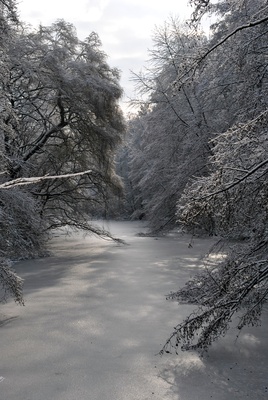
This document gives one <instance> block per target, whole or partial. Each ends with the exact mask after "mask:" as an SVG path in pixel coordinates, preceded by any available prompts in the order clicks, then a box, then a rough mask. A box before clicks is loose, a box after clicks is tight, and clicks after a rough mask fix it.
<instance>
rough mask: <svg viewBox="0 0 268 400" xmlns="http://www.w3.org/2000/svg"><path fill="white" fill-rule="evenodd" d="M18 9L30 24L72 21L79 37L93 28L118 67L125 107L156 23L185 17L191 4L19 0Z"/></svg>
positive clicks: (166, 0)
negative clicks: (132, 79)
mask: <svg viewBox="0 0 268 400" xmlns="http://www.w3.org/2000/svg"><path fill="white" fill-rule="evenodd" d="M18 12H19V15H20V19H21V21H23V22H25V23H28V24H31V25H32V26H33V27H35V26H38V25H39V24H40V23H41V24H42V25H50V24H51V23H53V22H54V21H56V20H57V19H64V20H66V21H67V22H71V23H72V24H73V25H74V26H75V27H76V30H77V34H78V37H79V38H80V39H82V40H83V39H84V38H85V37H87V36H88V35H89V34H90V32H92V31H95V32H96V33H97V34H98V35H99V37H100V40H101V42H102V49H103V50H104V51H105V53H106V54H107V55H108V63H109V65H110V66H111V67H117V68H118V69H119V70H120V71H121V82H120V83H121V86H122V87H123V89H124V98H123V102H122V107H123V109H124V111H127V110H128V109H127V102H128V100H129V98H133V97H135V87H134V83H133V82H132V81H131V76H132V75H131V72H130V71H134V72H135V73H138V72H140V71H141V69H142V68H143V66H144V65H145V64H146V60H148V58H149V55H148V49H152V47H153V42H152V36H153V31H154V29H155V27H156V26H161V25H163V24H164V22H165V21H167V20H168V19H169V18H170V17H171V16H173V17H175V16H176V17H179V19H180V20H181V21H183V20H185V19H186V18H187V17H189V15H190V13H191V8H190V7H189V5H188V0H164V1H163V0H75V1H70V0H69V1H66V0H38V1H36V0H18Z"/></svg>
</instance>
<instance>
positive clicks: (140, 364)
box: [0, 222, 268, 400]
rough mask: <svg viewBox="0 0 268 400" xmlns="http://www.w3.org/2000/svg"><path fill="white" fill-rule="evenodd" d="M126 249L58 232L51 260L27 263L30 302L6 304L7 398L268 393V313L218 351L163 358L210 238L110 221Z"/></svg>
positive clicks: (20, 267)
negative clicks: (173, 294) (151, 232)
mask: <svg viewBox="0 0 268 400" xmlns="http://www.w3.org/2000/svg"><path fill="white" fill-rule="evenodd" d="M105 227H106V228H109V229H110V230H111V232H112V233H113V234H114V235H115V236H119V237H121V238H122V239H124V240H125V241H126V242H127V245H125V246H123V245H118V244H116V243H113V242H110V241H105V240H101V239H99V238H92V237H86V238H84V237H83V235H78V234H76V235H75V236H68V237H65V236H62V235H58V236H57V237H55V239H54V240H53V242H52V243H51V256H50V257H48V258H43V259H39V260H31V261H25V262H20V263H18V264H17V265H16V269H17V272H18V273H19V275H20V276H22V277H23V278H24V279H25V292H24V293H25V307H20V306H17V305H15V304H14V303H13V302H9V303H8V304H5V305H3V306H1V327H0V329H1V365H0V399H1V400H149V399H153V400H208V399H211V398H212V399H216V400H230V399H232V400H236V399H241V400H242V399H243V400H244V399H246V398H249V399H267V398H268V389H267V387H268V349H267V332H268V330H267V327H268V322H267V317H265V318H264V320H263V325H262V327H260V328H256V329H248V330H247V331H244V332H243V333H242V334H241V336H240V338H239V340H238V341H237V342H235V335H234V334H233V333H231V334H230V335H228V337H226V338H224V339H223V340H222V341H220V342H219V343H218V344H217V345H215V346H214V347H213V348H212V349H211V352H210V353H209V357H206V358H203V359H200V358H199V357H198V355H197V354H195V353H191V352H190V353H188V352H187V353H185V352H182V353H180V354H179V356H176V355H175V354H174V355H166V356H163V357H160V356H158V355H156V354H157V353H158V351H159V350H160V349H161V344H163V343H164V340H165V339H166V338H167V337H168V335H169V333H170V332H171V331H172V327H173V326H175V325H176V324H177V323H178V322H180V321H181V320H182V319H183V317H184V316H186V315H187V313H188V312H189V310H190V307H189V306H185V305H183V306H182V305H181V306H178V305H177V304H176V303H172V302H168V301H166V300H165V294H167V293H169V292H170V291H171V290H176V289H177V288H178V287H179V286H181V285H182V284H183V283H184V282H185V281H186V280H187V278H188V277H189V276H190V275H192V274H193V273H194V272H195V270H196V268H197V267H198V263H199V260H200V257H201V255H202V254H204V253H205V252H206V251H207V250H208V248H209V246H210V244H211V240H208V239H198V240H195V242H194V243H193V247H191V248H189V247H188V244H189V240H190V238H189V237H188V236H172V235H171V236H169V237H163V238H152V237H140V236H137V235H136V234H137V233H138V232H141V231H143V230H144V224H143V223H140V222H112V223H106V224H105Z"/></svg>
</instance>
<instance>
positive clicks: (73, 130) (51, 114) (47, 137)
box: [0, 1, 125, 301]
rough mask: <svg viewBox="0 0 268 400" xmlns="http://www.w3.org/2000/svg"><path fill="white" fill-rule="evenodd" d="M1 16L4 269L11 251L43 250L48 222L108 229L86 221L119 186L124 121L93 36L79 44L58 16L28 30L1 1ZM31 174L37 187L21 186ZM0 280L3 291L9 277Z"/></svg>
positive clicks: (0, 253) (0, 237)
mask: <svg viewBox="0 0 268 400" xmlns="http://www.w3.org/2000/svg"><path fill="white" fill-rule="evenodd" d="M0 14H1V15H0V18H1V25H0V29H1V35H0V36H1V43H0V50H1V53H0V57H1V62H0V68H1V71H0V72H1V78H2V79H1V87H0V109H1V116H0V161H1V173H0V257H1V266H2V267H3V268H4V267H5V268H6V266H7V265H8V261H7V259H9V258H11V259H18V258H27V257H33V256H36V255H40V254H43V251H44V249H43V248H44V239H45V238H46V234H47V232H48V231H49V230H50V229H52V228H59V227H63V226H69V227H72V228H82V229H84V230H86V231H88V232H93V233H96V234H101V235H108V236H109V233H108V232H104V231H101V230H99V229H98V228H96V227H94V226H93V225H92V224H91V223H90V219H91V216H92V215H97V214H98V215H101V214H102V213H103V212H105V209H106V207H107V203H108V200H109V195H110V194H111V193H113V194H119V193H120V192H121V182H120V179H119V178H118V177H117V175H116V173H115V167H114V154H115V150H116V148H117V146H118V144H119V143H120V142H121V140H122V136H123V134H124V130H125V126H124V119H123V116H122V113H121V110H120V108H119V105H118V102H119V99H120V97H121V94H122V90H121V88H120V86H119V73H118V71H117V70H116V69H112V68H110V67H109V65H108V64H107V62H106V55H105V54H104V53H103V52H102V50H101V43H100V40H99V38H98V36H97V34H96V33H91V34H90V35H89V36H88V38H87V39H86V40H84V41H80V40H79V39H78V38H77V36H76V32H75V29H74V27H73V26H72V25H71V24H68V23H66V22H64V21H57V22H55V23H54V24H53V25H52V26H49V27H43V26H40V27H39V29H38V30H36V31H33V30H28V29H26V28H24V27H23V25H22V24H21V23H20V22H19V21H18V19H17V17H16V9H15V4H14V2H12V1H1V7H0ZM49 176H51V177H53V178H51V179H38V177H49ZM59 176H63V177H65V178H62V179H59V178H58V177H59ZM32 177H36V179H35V180H34V184H28V185H25V183H26V180H27V178H32ZM66 177H68V179H67V178H66ZM7 183H8V185H7ZM22 183H24V184H23V185H22ZM28 183H31V179H28ZM2 283H3V286H4V290H5V289H6V290H7V291H8V292H10V290H9V286H8V283H7V280H5V279H4V278H3V279H2ZM16 293H17V292H16V291H14V292H13V294H14V296H15V299H16V300H17V301H21V298H20V297H18V296H17V294H16Z"/></svg>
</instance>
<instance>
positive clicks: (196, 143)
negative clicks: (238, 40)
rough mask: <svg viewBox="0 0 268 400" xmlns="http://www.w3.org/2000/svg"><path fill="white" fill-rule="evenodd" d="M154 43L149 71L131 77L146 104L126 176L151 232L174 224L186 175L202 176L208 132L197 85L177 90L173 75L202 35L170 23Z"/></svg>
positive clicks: (160, 29) (189, 84)
mask: <svg viewBox="0 0 268 400" xmlns="http://www.w3.org/2000/svg"><path fill="white" fill-rule="evenodd" d="M154 40H155V47H154V49H153V51H151V53H150V54H151V60H150V67H149V68H148V69H147V70H146V71H145V73H144V74H140V75H138V76H136V80H137V82H138V85H139V87H140V91H141V93H142V94H143V93H145V94H146V95H147V96H148V97H147V100H146V102H147V103H148V106H147V112H146V114H144V115H142V114H141V115H139V116H138V117H137V122H136V127H137V135H139V137H140V140H139V141H137V140H136V139H135V134H133V135H132V137H133V145H132V148H131V173H130V178H131V180H132V181H134V182H136V185H137V186H138V188H139V195H138V196H139V197H140V200H139V201H137V203H138V202H139V203H140V204H142V207H143V212H144V213H145V214H146V218H147V219H148V221H149V223H150V227H151V229H152V230H153V231H156V232H158V231H161V230H163V229H170V228H171V227H172V226H174V224H175V220H176V217H175V214H176V202H177V200H178V198H179V197H180V194H181V193H182V191H183V189H184V187H185V185H186V183H187V182H188V179H189V177H191V176H192V175H200V174H201V173H204V168H205V164H206V159H207V157H208V155H209V146H208V145H207V143H208V138H209V137H210V129H208V127H207V125H208V121H207V120H206V116H205V115H204V113H203V112H202V104H201V101H200V98H199V97H200V93H199V92H200V89H199V84H200V83H199V81H192V80H190V81H189V82H187V83H186V82H185V83H183V84H182V85H181V86H180V88H179V90H178V89H177V87H176V77H177V74H178V71H180V70H181V69H184V68H185V66H187V65H188V63H189V62H190V60H191V59H192V56H194V55H195V53H196V52H197V51H198V49H199V48H200V47H202V46H203V45H204V42H205V41H206V39H205V37H204V36H203V35H202V34H199V33H196V34H193V32H192V30H190V29H189V28H187V27H186V26H183V25H181V24H180V23H179V22H178V21H176V20H171V21H170V22H169V23H166V24H165V25H164V26H163V27H161V28H159V29H158V30H157V31H156V33H155V36H154ZM141 127H142V128H141ZM133 128H135V126H134V122H132V130H133ZM135 143H137V146H138V147H137V148H136V147H135ZM139 165H141V167H140V166H139Z"/></svg>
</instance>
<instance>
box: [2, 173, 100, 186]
mask: <svg viewBox="0 0 268 400" xmlns="http://www.w3.org/2000/svg"><path fill="white" fill-rule="evenodd" d="M91 172H92V170H87V171H82V172H76V173H73V174H63V175H45V176H35V177H30V178H18V179H13V180H12V181H9V182H5V183H2V184H0V189H10V188H13V187H15V186H23V185H31V184H32V183H39V182H42V181H45V180H49V179H67V178H73V177H76V176H82V175H87V174H90V173H91Z"/></svg>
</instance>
